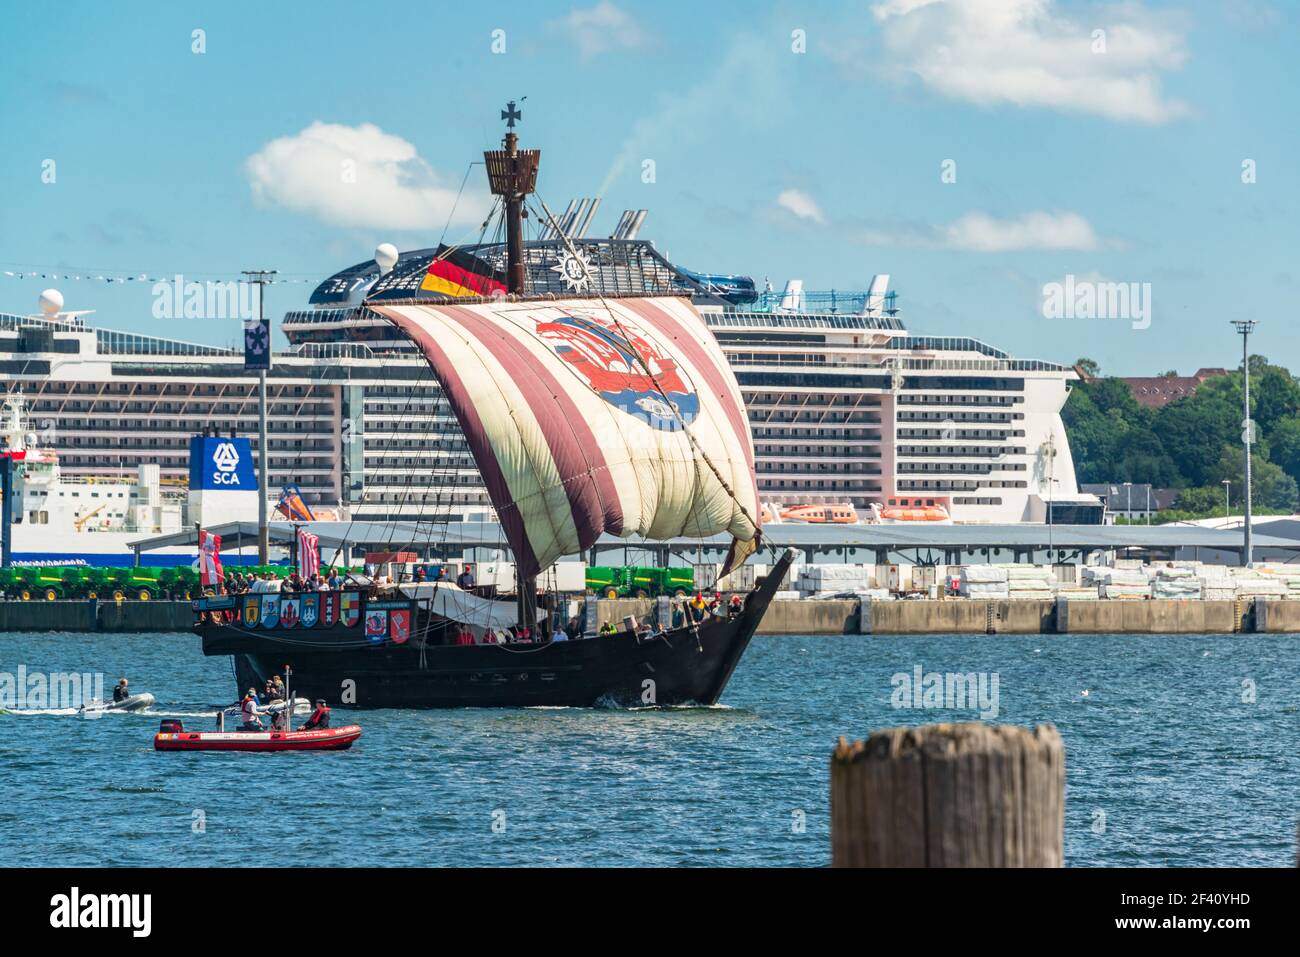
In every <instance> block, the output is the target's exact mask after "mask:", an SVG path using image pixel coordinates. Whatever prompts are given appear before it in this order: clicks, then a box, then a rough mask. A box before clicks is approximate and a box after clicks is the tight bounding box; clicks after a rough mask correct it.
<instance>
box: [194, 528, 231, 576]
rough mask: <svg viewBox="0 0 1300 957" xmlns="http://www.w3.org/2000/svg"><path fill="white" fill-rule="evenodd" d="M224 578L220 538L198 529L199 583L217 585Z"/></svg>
mask: <svg viewBox="0 0 1300 957" xmlns="http://www.w3.org/2000/svg"><path fill="white" fill-rule="evenodd" d="M224 577H225V576H224V575H223V573H222V571H221V536H220V535H213V534H212V533H211V532H205V531H204V530H203V529H199V583H200V584H202V585H219V584H221V582H222V579H223V578H224Z"/></svg>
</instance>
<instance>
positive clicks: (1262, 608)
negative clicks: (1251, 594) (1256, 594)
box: [1255, 598, 1300, 634]
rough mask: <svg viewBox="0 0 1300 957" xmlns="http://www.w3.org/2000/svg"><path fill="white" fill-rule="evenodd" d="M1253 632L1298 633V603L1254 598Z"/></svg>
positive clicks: (1299, 611)
mask: <svg viewBox="0 0 1300 957" xmlns="http://www.w3.org/2000/svg"><path fill="white" fill-rule="evenodd" d="M1255 631H1264V632H1269V633H1272V634H1278V633H1282V632H1286V633H1294V632H1300V601H1288V600H1286V599H1284V598H1256V599H1255Z"/></svg>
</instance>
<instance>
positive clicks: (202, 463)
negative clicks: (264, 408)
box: [190, 435, 257, 492]
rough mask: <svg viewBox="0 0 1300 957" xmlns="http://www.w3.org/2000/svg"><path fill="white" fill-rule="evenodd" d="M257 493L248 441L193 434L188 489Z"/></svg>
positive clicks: (251, 450)
mask: <svg viewBox="0 0 1300 957" xmlns="http://www.w3.org/2000/svg"><path fill="white" fill-rule="evenodd" d="M199 489H224V490H225V491H229V492H255V491H257V478H256V476H255V475H254V474H253V448H252V446H251V445H249V442H248V439H231V438H220V437H215V436H209V435H196V436H194V438H192V439H190V490H191V491H198V490H199Z"/></svg>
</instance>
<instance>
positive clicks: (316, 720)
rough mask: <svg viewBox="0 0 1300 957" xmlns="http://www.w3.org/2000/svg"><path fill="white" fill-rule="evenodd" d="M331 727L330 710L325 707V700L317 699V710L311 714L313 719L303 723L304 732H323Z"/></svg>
mask: <svg viewBox="0 0 1300 957" xmlns="http://www.w3.org/2000/svg"><path fill="white" fill-rule="evenodd" d="M329 726H330V709H329V708H328V707H326V705H325V699H324V698H317V699H316V710H315V711H313V712H312V713H311V717H310V718H308V719H307V720H306V721H305V722H303V726H302V730H304V731H321V730H324V729H325V728H328V727H329Z"/></svg>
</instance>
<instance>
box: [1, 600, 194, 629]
mask: <svg viewBox="0 0 1300 957" xmlns="http://www.w3.org/2000/svg"><path fill="white" fill-rule="evenodd" d="M193 623H194V616H193V613H192V612H191V610H190V603H189V602H187V601H124V602H122V603H121V604H118V603H117V602H112V601H99V602H94V601H0V631H189V630H190V628H191V627H192V625H193Z"/></svg>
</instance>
